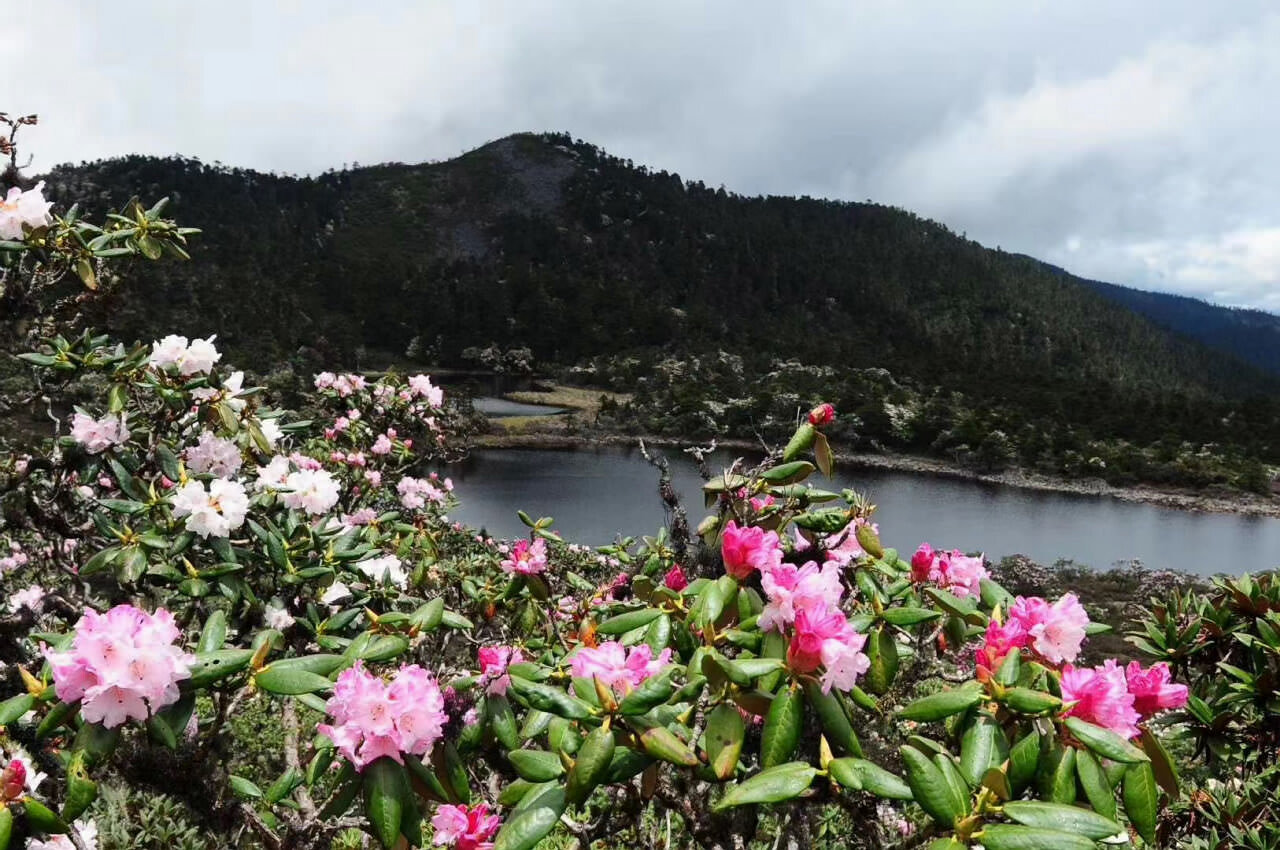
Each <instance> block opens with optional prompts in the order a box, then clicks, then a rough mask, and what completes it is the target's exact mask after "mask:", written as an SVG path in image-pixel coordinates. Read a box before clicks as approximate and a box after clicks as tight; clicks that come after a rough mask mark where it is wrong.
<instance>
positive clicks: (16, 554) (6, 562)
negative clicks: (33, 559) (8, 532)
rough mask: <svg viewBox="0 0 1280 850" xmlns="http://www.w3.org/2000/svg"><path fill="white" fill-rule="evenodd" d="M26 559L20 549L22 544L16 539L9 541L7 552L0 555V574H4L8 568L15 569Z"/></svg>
mask: <svg viewBox="0 0 1280 850" xmlns="http://www.w3.org/2000/svg"><path fill="white" fill-rule="evenodd" d="M27 560H28V555H27V553H26V552H24V551H22V546H21V545H20V544H19V543H18V541H16V540H10V541H9V554H7V555H0V575H4V574H5V573H7V572H9V571H10V570H16V569H17V568H18V567H20V566H22V565H23V564H25V563H26V562H27Z"/></svg>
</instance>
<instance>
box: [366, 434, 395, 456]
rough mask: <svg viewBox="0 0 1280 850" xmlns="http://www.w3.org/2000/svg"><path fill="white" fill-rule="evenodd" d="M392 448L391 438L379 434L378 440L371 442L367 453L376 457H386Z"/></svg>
mask: <svg viewBox="0 0 1280 850" xmlns="http://www.w3.org/2000/svg"><path fill="white" fill-rule="evenodd" d="M392 448H393V447H392V445H391V438H390V437H388V436H387V435H386V434H379V435H378V439H376V440H374V441H373V445H372V446H371V447H370V448H369V451H371V452H373V453H374V454H376V455H386V454H391V449H392Z"/></svg>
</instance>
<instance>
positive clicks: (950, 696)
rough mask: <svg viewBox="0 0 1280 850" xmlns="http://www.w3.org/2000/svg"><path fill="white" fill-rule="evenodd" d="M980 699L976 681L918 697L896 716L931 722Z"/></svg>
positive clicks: (971, 705)
mask: <svg viewBox="0 0 1280 850" xmlns="http://www.w3.org/2000/svg"><path fill="white" fill-rule="evenodd" d="M981 701H982V688H981V686H980V685H976V683H969V684H966V685H964V686H963V687H959V688H955V689H954V690H950V691H942V692H940V693H936V694H932V695H930V696H927V697H924V698H922V699H918V700H916V701H915V702H913V703H911V704H910V705H908V706H907V707H906V708H904V709H902V711H900V712H898V716H899V717H901V718H902V719H903V720H915V721H918V722H922V723H928V722H933V721H937V720H942V719H944V718H947V717H950V716H951V715H953V714H959V713H960V712H962V711H966V710H968V709H970V708H972V707H973V706H975V705H977V704H978V703H979V702H981Z"/></svg>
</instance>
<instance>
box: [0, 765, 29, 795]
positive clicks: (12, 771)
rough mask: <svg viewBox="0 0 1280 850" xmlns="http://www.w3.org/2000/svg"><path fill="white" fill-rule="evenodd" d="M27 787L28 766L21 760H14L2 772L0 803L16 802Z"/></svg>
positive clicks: (0, 778) (0, 773) (0, 777)
mask: <svg viewBox="0 0 1280 850" xmlns="http://www.w3.org/2000/svg"><path fill="white" fill-rule="evenodd" d="M26 786H27V766H26V765H25V764H23V763H22V761H20V760H19V759H12V760H11V761H10V762H9V764H8V765H6V766H5V768H4V770H3V771H2V772H0V801H3V800H16V799H18V798H19V797H21V796H22V792H23V789H25V788H26Z"/></svg>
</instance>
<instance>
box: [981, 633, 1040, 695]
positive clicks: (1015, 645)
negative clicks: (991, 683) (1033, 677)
mask: <svg viewBox="0 0 1280 850" xmlns="http://www.w3.org/2000/svg"><path fill="white" fill-rule="evenodd" d="M1029 639H1030V637H1029V636H1028V635H1027V631H1026V629H1025V628H1023V626H1022V622H1021V621H1020V620H1014V619H1010V620H1008V621H1007V622H1005V623H1004V624H1003V625H1001V624H1000V623H997V622H996V621H995V620H992V621H991V622H989V623H987V634H986V643H985V644H984V645H983V647H982V649H979V650H977V652H976V653H975V655H976V658H975V665H976V667H977V671H978V672H977V676H978V680H979V681H981V682H986V681H988V680H989V679H990V678H991V675H992V674H993V673H995V671H997V670H999V669H1000V665H1001V664H1002V663H1003V662H1004V659H1005V657H1006V656H1007V655H1008V654H1009V653H1010V652H1017V651H1019V650H1021V649H1022V647H1024V646H1026V645H1027V641H1028V640H1029Z"/></svg>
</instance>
